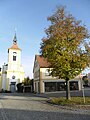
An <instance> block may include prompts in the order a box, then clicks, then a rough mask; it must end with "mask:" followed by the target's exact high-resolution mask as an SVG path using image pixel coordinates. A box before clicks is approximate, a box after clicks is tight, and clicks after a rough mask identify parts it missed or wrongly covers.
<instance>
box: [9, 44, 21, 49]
mask: <svg viewBox="0 0 90 120" xmlns="http://www.w3.org/2000/svg"><path fill="white" fill-rule="evenodd" d="M9 49H15V50H21V49H20V48H19V47H18V45H17V44H13V46H12V47H11V48H9Z"/></svg>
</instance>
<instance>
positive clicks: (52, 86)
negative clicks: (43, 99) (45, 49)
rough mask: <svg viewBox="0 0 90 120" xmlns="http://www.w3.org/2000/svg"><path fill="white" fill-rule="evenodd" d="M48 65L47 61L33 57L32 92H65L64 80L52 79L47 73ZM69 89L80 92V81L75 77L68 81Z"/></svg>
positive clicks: (38, 56)
mask: <svg viewBox="0 0 90 120" xmlns="http://www.w3.org/2000/svg"><path fill="white" fill-rule="evenodd" d="M49 68H50V64H49V63H48V61H47V59H45V58H43V57H42V56H40V55H36V56H35V61H34V68H33V76H34V92H36V93H45V92H54V91H62V90H65V84H66V83H65V80H63V79H58V78H57V77H52V76H50V75H49V73H48V69H49ZM70 89H71V90H73V89H76V90H77V89H78V90H81V79H80V78H79V76H77V77H76V78H75V79H73V80H70Z"/></svg>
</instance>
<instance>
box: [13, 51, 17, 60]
mask: <svg viewBox="0 0 90 120" xmlns="http://www.w3.org/2000/svg"><path fill="white" fill-rule="evenodd" d="M16 55H17V53H16V52H13V61H16Z"/></svg>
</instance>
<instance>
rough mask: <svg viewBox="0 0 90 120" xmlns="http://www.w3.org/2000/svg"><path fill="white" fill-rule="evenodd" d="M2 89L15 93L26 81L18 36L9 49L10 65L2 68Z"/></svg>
mask: <svg viewBox="0 0 90 120" xmlns="http://www.w3.org/2000/svg"><path fill="white" fill-rule="evenodd" d="M1 79H2V82H1V83H2V89H3V90H7V91H11V92H15V91H16V89H17V87H16V85H17V84H18V83H21V82H22V81H23V80H24V69H23V67H22V65H21V49H20V48H19V47H18V44H17V38H16V34H15V36H14V39H13V45H12V47H11V48H9V49H8V64H4V65H3V66H2V76H1Z"/></svg>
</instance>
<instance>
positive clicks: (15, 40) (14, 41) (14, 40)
mask: <svg viewBox="0 0 90 120" xmlns="http://www.w3.org/2000/svg"><path fill="white" fill-rule="evenodd" d="M13 44H17V37H16V32H15V35H14V38H13Z"/></svg>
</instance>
